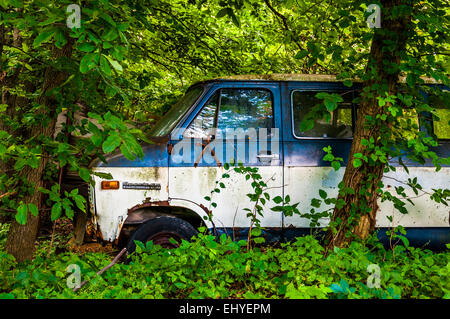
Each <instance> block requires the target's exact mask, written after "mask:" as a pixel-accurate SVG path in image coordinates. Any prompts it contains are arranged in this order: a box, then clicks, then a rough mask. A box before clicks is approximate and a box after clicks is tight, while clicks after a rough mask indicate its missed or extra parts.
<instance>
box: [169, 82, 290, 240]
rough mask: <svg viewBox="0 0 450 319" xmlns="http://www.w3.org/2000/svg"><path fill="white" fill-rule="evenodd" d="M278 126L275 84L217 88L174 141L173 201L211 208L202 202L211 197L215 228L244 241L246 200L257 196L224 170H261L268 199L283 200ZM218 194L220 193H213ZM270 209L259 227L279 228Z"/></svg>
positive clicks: (238, 176)
mask: <svg viewBox="0 0 450 319" xmlns="http://www.w3.org/2000/svg"><path fill="white" fill-rule="evenodd" d="M280 126H281V112H280V93H279V85H278V84H277V83H267V82H261V83H255V82H253V83H242V82H231V81H224V82H218V83H214V84H213V85H211V86H210V88H209V91H208V93H206V94H205V95H204V97H203V98H202V101H201V102H200V103H199V104H198V105H197V107H196V108H195V110H194V111H193V112H192V113H191V114H190V115H189V116H188V117H187V118H186V119H185V121H184V122H183V123H181V124H180V125H179V127H178V128H177V131H178V132H179V133H178V135H176V136H173V137H172V141H171V143H172V144H173V145H174V147H173V151H172V154H171V156H170V159H169V197H171V198H183V199H185V200H189V201H192V202H195V203H197V204H203V205H205V206H207V207H208V205H210V204H211V203H210V202H208V201H207V200H205V198H204V197H205V196H209V197H211V199H212V200H211V202H214V203H215V204H217V206H216V207H214V206H215V205H214V206H209V207H208V208H209V209H211V210H212V211H213V221H214V225H215V227H216V228H221V229H222V230H223V231H226V232H227V233H228V234H229V235H232V233H233V232H234V236H235V238H236V237H238V235H239V232H240V233H241V234H242V235H244V234H245V232H246V231H248V227H249V226H250V219H249V218H248V217H247V216H246V215H247V213H248V211H245V210H244V209H245V208H249V209H251V210H253V208H254V203H253V204H252V203H251V202H250V199H249V197H248V196H247V194H249V193H252V192H253V190H252V187H251V181H249V180H246V177H245V175H241V174H238V173H236V172H234V171H233V170H232V169H230V170H229V171H228V172H227V173H229V175H230V177H229V178H222V176H223V174H224V173H225V172H226V171H225V169H224V167H223V165H224V164H225V163H231V162H233V161H234V162H236V163H239V162H241V163H242V164H243V165H244V166H247V167H257V168H258V170H259V171H258V172H259V174H260V175H261V177H262V180H263V181H264V182H267V185H268V187H269V188H270V189H268V190H267V192H268V193H269V194H270V196H271V197H272V198H273V197H275V196H282V194H283V187H282V185H283V168H282V167H283V156H282V152H281V143H280V142H279V137H280V136H281V131H280V130H279V129H278V128H280ZM275 128H277V129H275ZM182 148H183V151H181V152H180V150H181V149H182ZM188 152H189V155H187V153H188ZM217 182H218V183H217ZM220 183H223V185H224V186H225V189H223V188H221V187H220V185H221V184H220ZM216 188H218V189H219V192H214V189H216ZM260 205H261V204H260ZM266 206H267V207H266V208H265V209H264V216H263V217H260V220H261V226H263V227H268V228H281V214H280V213H275V212H272V211H271V210H270V207H272V206H273V205H272V206H271V204H270V203H268V204H267V205H266ZM208 227H212V224H209V225H208Z"/></svg>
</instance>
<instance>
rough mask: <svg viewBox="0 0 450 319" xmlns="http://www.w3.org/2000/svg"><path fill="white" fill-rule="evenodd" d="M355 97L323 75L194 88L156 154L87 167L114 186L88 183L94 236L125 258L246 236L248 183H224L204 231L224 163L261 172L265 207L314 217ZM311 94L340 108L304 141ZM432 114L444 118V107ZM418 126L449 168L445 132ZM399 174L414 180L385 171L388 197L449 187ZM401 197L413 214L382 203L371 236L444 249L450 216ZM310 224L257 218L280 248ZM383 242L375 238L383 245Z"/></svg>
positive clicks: (347, 138) (344, 146)
mask: <svg viewBox="0 0 450 319" xmlns="http://www.w3.org/2000/svg"><path fill="white" fill-rule="evenodd" d="M360 88H361V84H358V83H354V84H353V86H352V87H351V88H349V87H346V86H344V85H343V84H342V83H341V82H339V81H337V80H336V79H335V78H334V77H333V76H326V75H267V76H260V75H259V76H235V77H229V78H220V79H214V80H209V81H203V82H200V83H196V84H194V85H192V86H191V87H190V88H189V89H188V90H187V92H186V94H185V96H184V97H183V98H182V99H181V101H179V102H178V103H177V104H176V105H174V106H173V108H172V109H171V110H170V111H169V112H168V113H167V114H166V115H165V117H163V118H162V119H161V120H160V121H159V122H158V123H157V124H156V125H155V127H154V128H153V130H152V138H151V140H152V142H153V143H152V144H146V145H143V150H144V154H145V155H144V158H143V159H142V160H134V161H130V160H127V159H126V158H125V157H124V156H122V155H121V154H120V153H116V154H113V155H111V156H108V157H107V158H106V159H107V163H106V164H105V163H103V162H100V161H96V162H94V163H93V164H92V168H93V170H94V172H101V173H110V174H111V175H112V176H113V179H112V180H103V179H102V178H100V177H98V176H95V175H93V178H94V180H95V186H94V187H91V189H90V204H91V205H90V208H91V213H92V215H93V222H94V223H95V225H96V227H97V233H98V235H99V236H100V237H101V238H102V239H103V240H106V241H110V242H115V243H119V244H120V243H124V242H128V243H129V250H133V242H134V240H140V241H144V242H145V241H147V240H153V241H154V242H155V243H157V244H161V245H163V246H167V247H170V246H171V245H173V244H172V242H173V241H171V240H170V238H174V239H175V240H178V241H179V240H180V239H183V238H184V239H189V238H190V237H191V236H192V235H194V234H195V232H196V229H197V228H198V227H199V226H202V225H203V226H206V227H207V228H209V229H212V228H213V227H214V228H215V229H218V230H220V231H221V232H226V233H228V234H229V235H230V236H234V237H236V236H237V235H239V234H242V233H245V231H248V229H249V226H250V219H249V218H248V217H247V216H246V214H247V212H246V211H244V208H249V207H252V206H251V204H250V201H249V198H248V197H247V196H246V194H247V193H251V192H252V189H251V185H250V183H249V182H248V181H246V180H245V176H244V175H240V174H232V173H231V174H230V175H231V176H230V178H227V179H224V180H223V183H224V184H225V186H226V188H225V190H224V191H222V192H220V193H214V202H216V203H217V207H216V208H212V220H208V219H207V216H208V213H209V208H210V207H207V205H208V203H207V202H206V201H205V199H204V197H205V196H207V195H210V194H211V191H212V190H213V189H214V188H215V187H216V185H217V183H216V181H218V180H219V179H221V177H222V174H223V173H224V172H225V170H224V167H223V164H224V163H225V162H230V161H235V162H242V163H243V164H244V166H254V167H258V168H259V174H260V175H261V176H262V177H263V180H264V181H267V184H268V186H270V189H269V190H268V192H269V193H270V195H271V198H274V197H275V196H278V195H279V196H282V197H283V198H284V196H285V195H288V194H289V196H290V198H291V203H296V202H299V203H300V204H299V206H298V208H299V210H300V211H305V212H307V211H309V210H310V202H311V199H312V198H314V197H318V190H319V189H323V190H325V191H327V193H328V195H329V196H336V195H337V185H338V183H339V182H340V181H341V180H342V177H343V174H344V170H345V164H346V161H347V158H348V154H349V151H350V146H351V143H352V135H353V133H352V132H353V127H354V124H355V119H356V111H357V105H356V104H355V103H354V99H355V98H356V97H357V95H358V92H359V90H360ZM318 92H334V93H338V94H340V95H341V96H342V98H343V102H342V103H340V105H339V107H338V109H337V110H335V111H334V112H333V114H332V116H331V120H330V121H328V122H326V121H317V122H316V124H315V126H314V128H313V129H312V130H310V131H308V132H301V131H300V121H301V120H302V118H303V116H304V115H305V114H307V113H308V111H309V110H310V108H311V107H313V106H314V105H315V104H316V103H317V100H316V98H315V95H316V94H317V93H318ZM435 107H438V108H439V109H438V112H442V114H443V115H444V116H447V117H448V112H449V110H448V107H447V108H445V107H444V106H442V109H441V108H440V107H441V106H435ZM445 112H447V113H445ZM415 120H416V121H419V122H418V123H420V125H419V126H420V127H421V128H423V127H425V126H426V125H424V124H426V123H428V124H430V125H429V126H428V127H431V128H432V130H433V131H434V132H432V133H433V134H435V135H437V136H438V137H439V138H440V139H441V140H440V143H439V146H438V147H436V149H434V151H435V152H436V153H437V154H438V155H439V156H442V157H448V156H449V155H450V140H448V139H449V138H450V137H449V134H450V132H449V126H448V123H441V122H440V123H433V119H432V117H429V116H425V115H420V116H418V117H417V116H416V117H415ZM242 129H243V130H242ZM247 129H251V130H247ZM242 131H243V132H242ZM228 133H230V134H228ZM218 135H220V138H219V136H218ZM219 140H220V141H221V143H217V141H219ZM212 143H215V144H214V145H213V144H212ZM328 145H330V146H331V147H332V150H333V154H334V155H335V156H338V157H342V158H343V159H344V165H343V167H342V168H341V169H339V170H338V171H335V170H334V169H333V168H332V167H331V166H330V163H329V162H326V161H323V157H324V155H325V152H324V151H323V148H324V147H326V146H328ZM211 146H213V147H211ZM394 165H395V164H394ZM407 165H408V166H409V171H410V175H408V174H407V173H406V172H405V170H404V169H403V168H402V167H401V166H400V165H396V166H398V167H397V170H396V172H395V175H392V174H394V173H392V172H390V173H388V174H387V176H385V177H384V179H383V182H384V184H385V186H386V187H387V188H392V189H393V188H394V187H395V186H400V185H402V184H401V182H402V181H407V180H408V178H409V177H414V176H415V177H417V179H418V183H420V184H421V185H422V186H423V190H424V191H429V192H431V190H432V189H437V188H442V189H448V188H450V167H448V166H444V167H442V169H441V170H440V171H439V172H436V171H435V168H434V167H433V166H432V165H431V163H426V164H425V165H419V164H414V163H407ZM406 188H408V187H406ZM406 193H407V195H408V196H410V197H411V200H412V201H413V202H414V204H415V205H414V206H413V205H410V204H408V206H407V207H406V208H407V209H408V211H409V213H408V214H401V213H399V212H398V211H396V210H395V209H394V208H393V205H392V204H391V202H389V201H384V202H380V203H379V212H378V213H377V224H376V225H377V227H379V228H390V227H394V226H397V225H402V226H403V227H405V228H406V230H407V234H408V237H409V239H410V242H411V244H415V245H424V244H426V243H429V244H430V245H431V246H435V247H440V246H442V245H443V244H445V243H449V242H450V228H449V214H450V213H449V207H448V206H445V205H443V204H439V203H436V202H434V201H432V200H431V199H430V196H429V195H426V194H425V193H424V194H419V195H416V194H415V193H414V192H412V190H411V191H410V190H408V189H406ZM388 216H392V218H390V219H391V220H390V219H388ZM327 223H328V219H326V218H323V219H321V220H320V226H321V227H323V226H325V225H326V224H327ZM309 225H310V221H309V220H308V219H305V218H301V217H300V216H297V215H295V216H289V217H288V216H284V215H283V214H282V213H280V212H274V211H272V210H270V205H266V208H265V211H264V216H263V217H262V218H261V226H262V227H264V230H265V233H266V234H267V235H270V236H271V238H275V239H277V240H278V239H283V237H292V236H298V235H301V234H304V233H309V232H310V226H309ZM384 233H385V232H383V231H380V232H379V234H380V236H382V235H383V234H384Z"/></svg>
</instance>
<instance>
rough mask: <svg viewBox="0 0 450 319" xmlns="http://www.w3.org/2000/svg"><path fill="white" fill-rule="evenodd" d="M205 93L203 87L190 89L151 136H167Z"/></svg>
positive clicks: (157, 124) (154, 128) (155, 127)
mask: <svg viewBox="0 0 450 319" xmlns="http://www.w3.org/2000/svg"><path fill="white" fill-rule="evenodd" d="M202 93H203V86H196V87H193V88H191V89H189V90H188V91H187V92H186V94H185V95H184V96H183V98H182V99H181V100H179V101H178V102H177V103H175V104H174V105H173V106H172V107H171V109H170V110H169V112H167V113H166V114H165V115H164V117H163V118H162V119H161V120H159V121H158V123H156V125H155V126H154V127H153V129H152V130H151V131H150V133H149V135H150V136H167V135H169V134H170V132H171V131H172V129H173V128H174V127H175V125H177V124H178V122H179V121H180V120H181V119H182V118H183V116H184V115H185V114H186V112H187V111H188V110H189V108H190V107H191V106H192V105H193V104H194V103H195V102H196V101H197V100H198V98H199V97H200V96H201V95H202Z"/></svg>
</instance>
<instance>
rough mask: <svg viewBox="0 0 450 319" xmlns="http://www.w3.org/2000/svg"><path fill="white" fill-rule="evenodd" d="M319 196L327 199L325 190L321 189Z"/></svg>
mask: <svg viewBox="0 0 450 319" xmlns="http://www.w3.org/2000/svg"><path fill="white" fill-rule="evenodd" d="M319 196H320V197H322V198H323V199H325V198H327V192H325V191H324V190H323V189H319Z"/></svg>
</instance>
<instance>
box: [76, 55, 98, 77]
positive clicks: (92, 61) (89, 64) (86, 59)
mask: <svg viewBox="0 0 450 319" xmlns="http://www.w3.org/2000/svg"><path fill="white" fill-rule="evenodd" d="M98 60H99V55H98V54H97V53H88V54H86V55H85V56H83V58H82V59H81V61H80V72H81V73H86V72H87V71H89V70H90V69H92V68H94V67H95V66H96V65H97V64H98Z"/></svg>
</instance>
